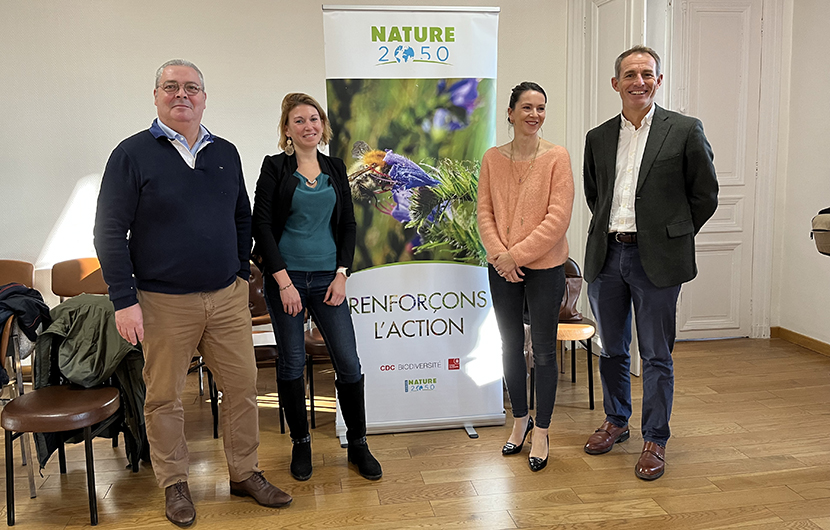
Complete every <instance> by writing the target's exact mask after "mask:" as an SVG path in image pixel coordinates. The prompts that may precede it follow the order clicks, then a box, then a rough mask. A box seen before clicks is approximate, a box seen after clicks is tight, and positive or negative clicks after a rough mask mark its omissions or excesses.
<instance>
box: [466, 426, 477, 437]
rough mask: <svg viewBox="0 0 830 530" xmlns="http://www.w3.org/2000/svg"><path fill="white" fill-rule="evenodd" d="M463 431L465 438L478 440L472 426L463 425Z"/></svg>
mask: <svg viewBox="0 0 830 530" xmlns="http://www.w3.org/2000/svg"><path fill="white" fill-rule="evenodd" d="M464 430H465V431H467V436H469V437H470V438H473V439H475V438H478V433H477V432H476V429H475V427H473V426H472V425H465V426H464Z"/></svg>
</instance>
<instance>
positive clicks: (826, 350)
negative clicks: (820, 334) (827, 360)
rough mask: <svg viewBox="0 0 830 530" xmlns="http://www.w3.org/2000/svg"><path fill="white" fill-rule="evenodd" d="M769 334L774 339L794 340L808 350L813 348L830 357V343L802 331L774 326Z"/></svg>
mask: <svg viewBox="0 0 830 530" xmlns="http://www.w3.org/2000/svg"><path fill="white" fill-rule="evenodd" d="M769 335H770V338H772V339H783V340H785V341H787V342H792V343H793V344H797V345H799V346H802V347H804V348H807V349H808V350H813V351H814V352H816V353H820V354H822V355H827V356H828V357H830V344H827V343H826V342H821V341H820V340H816V339H813V338H811V337H808V336H806V335H802V334H801V333H796V332H795V331H790V330H789V329H786V328H782V327H778V326H773V327H771V328H769Z"/></svg>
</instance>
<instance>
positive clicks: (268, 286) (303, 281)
mask: <svg viewBox="0 0 830 530" xmlns="http://www.w3.org/2000/svg"><path fill="white" fill-rule="evenodd" d="M334 275H335V273H334V272H326V271H322V272H298V271H288V276H289V278H291V282H292V283H293V284H294V287H296V289H297V291H298V292H299V293H300V299H301V300H302V303H303V309H308V312H309V313H310V314H311V317H312V318H313V319H314V322H315V323H316V324H317V327H318V328H319V329H320V334H321V335H322V336H323V340H325V341H326V348H327V349H328V351H329V355H330V356H331V363H332V365H334V371H335V373H336V374H337V380H338V381H339V382H341V383H356V382H358V381H360V377H361V369H360V359H359V358H358V356H357V342H356V341H355V336H354V326H352V316H351V314H350V313H349V304H347V303H346V302H345V301H343V303H341V304H340V305H338V306H330V305H327V304H324V303H323V300H324V299H325V296H326V291H327V290H328V288H329V284H331V282H332V281H333V280H334ZM265 300H266V302H267V304H268V311H269V312H270V313H271V322H272V323H273V326H274V334H275V335H276V339H277V350H278V351H279V360H278V362H277V377H278V378H279V379H282V380H285V381H291V380H294V379H297V378H299V377H302V376H303V370H304V368H305V359H306V355H305V330H304V327H303V324H304V315H303V311H301V312H299V313H298V314H297V315H296V316H293V317H292V316H291V315H289V314H288V313H286V312H285V311H284V310H283V308H282V300H281V299H280V290H279V285H277V282H276V280H274V277H273V276H271V275H265Z"/></svg>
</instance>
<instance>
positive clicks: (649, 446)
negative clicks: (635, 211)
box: [634, 442, 666, 480]
mask: <svg viewBox="0 0 830 530" xmlns="http://www.w3.org/2000/svg"><path fill="white" fill-rule="evenodd" d="M665 471H666V448H665V447H663V446H661V445H657V444H656V443H654V442H646V443H645V444H643V454H641V455H640V459H639V460H638V461H637V465H636V466H635V467H634V474H635V475H637V476H638V477H640V478H641V479H643V480H654V479H656V478H660V477H662V476H663V472H665Z"/></svg>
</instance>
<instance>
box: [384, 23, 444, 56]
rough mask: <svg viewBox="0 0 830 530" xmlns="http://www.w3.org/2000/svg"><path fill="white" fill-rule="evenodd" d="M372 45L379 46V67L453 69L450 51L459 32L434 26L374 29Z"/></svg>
mask: <svg viewBox="0 0 830 530" xmlns="http://www.w3.org/2000/svg"><path fill="white" fill-rule="evenodd" d="M371 31H372V42H378V43H381V44H380V45H379V46H378V62H377V64H376V65H375V66H382V65H386V64H400V63H432V64H445V65H450V63H449V62H448V61H449V59H450V48H449V47H448V46H447V43H454V42H455V28H454V27H452V26H449V27H432V26H372V29H371Z"/></svg>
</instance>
